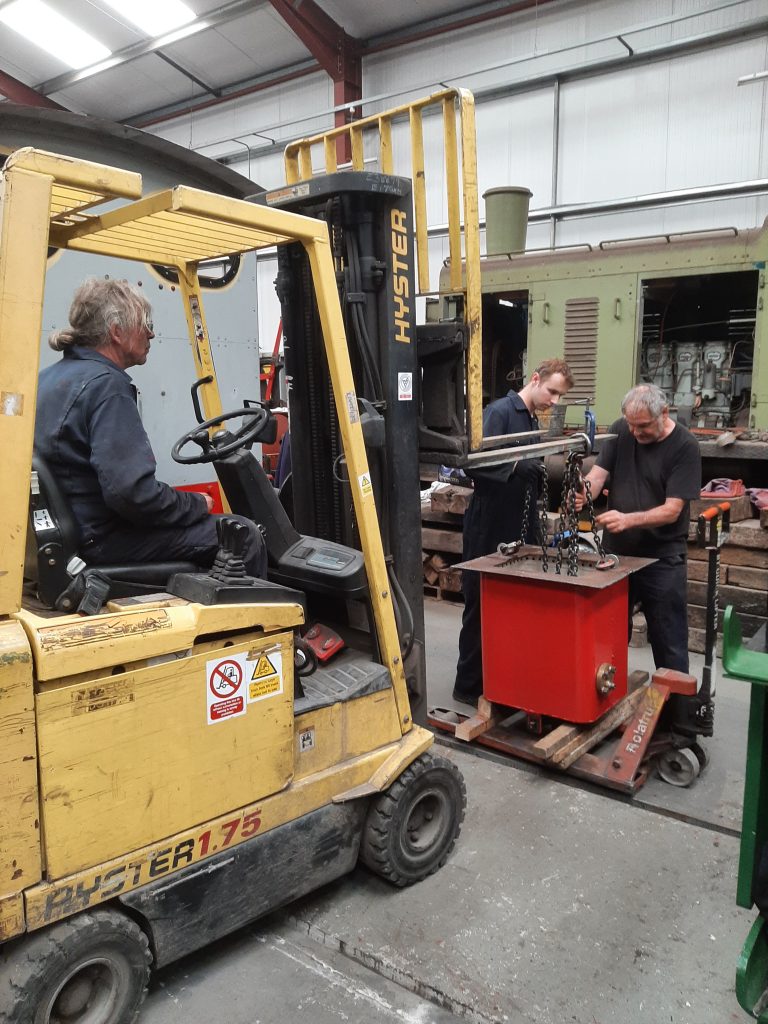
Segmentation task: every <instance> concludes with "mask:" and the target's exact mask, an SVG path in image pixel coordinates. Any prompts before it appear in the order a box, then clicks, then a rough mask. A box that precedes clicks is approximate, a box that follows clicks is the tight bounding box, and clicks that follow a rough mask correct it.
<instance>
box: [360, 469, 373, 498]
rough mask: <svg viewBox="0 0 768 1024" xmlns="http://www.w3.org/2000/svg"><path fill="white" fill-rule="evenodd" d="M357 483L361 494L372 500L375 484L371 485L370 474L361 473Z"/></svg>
mask: <svg viewBox="0 0 768 1024" xmlns="http://www.w3.org/2000/svg"><path fill="white" fill-rule="evenodd" d="M357 482H358V483H359V484H360V493H361V494H362V496H363V497H364V498H370V496H371V495H372V494H373V484H372V483H371V474H370V473H361V474H360V476H359V477H358V478H357Z"/></svg>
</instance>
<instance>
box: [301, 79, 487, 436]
mask: <svg viewBox="0 0 768 1024" xmlns="http://www.w3.org/2000/svg"><path fill="white" fill-rule="evenodd" d="M430 107H439V108H440V112H441V114H442V118H443V139H444V156H445V186H446V193H447V199H448V244H449V254H450V257H449V258H450V262H449V269H450V292H451V293H452V294H455V293H462V294H463V295H464V310H465V314H464V315H465V320H466V326H467V335H468V338H467V342H468V344H467V421H468V422H467V426H468V434H469V446H470V449H472V450H475V449H477V448H479V447H480V443H481V441H482V439H483V419H482V418H483V409H482V378H483V366H482V330H483V325H482V300H481V294H480V221H479V206H478V196H477V139H476V130H475V100H474V97H473V96H472V93H471V92H469V90H467V89H445V90H443V91H441V92H436V93H433V94H432V95H431V96H427V97H424V98H422V99H419V100H416V101H414V102H412V103H404V104H402V105H401V106H399V107H393V108H392V109H391V110H387V111H384V112H383V113H379V114H372V115H371V116H370V117H366V118H362V119H361V120H359V121H353V122H351V123H350V124H347V125H342V126H340V127H339V128H333V129H330V130H329V131H327V132H321V133H320V134H318V135H312V136H308V137H307V138H304V139H298V140H297V141H296V142H292V143H290V144H289V145H288V146H287V147H286V149H285V175H286V182H287V183H288V185H295V184H296V182H298V181H301V180H303V179H307V178H311V177H312V173H313V172H312V152H313V149H314V147H315V146H318V147H319V146H321V145H322V149H323V170H324V172H325V173H326V174H331V173H333V172H334V171H337V170H338V169H339V168H338V164H337V160H336V140H337V139H339V138H343V137H346V138H348V139H349V142H350V150H351V153H352V162H351V166H350V169H351V170H353V171H362V170H364V169H365V166H364V143H365V142H372V143H378V145H377V154H378V162H379V168H380V170H381V172H382V174H393V173H394V170H393V168H394V155H393V150H392V123H393V122H394V121H396V120H401V119H405V118H407V119H408V121H409V125H410V150H411V178H412V180H413V205H414V223H415V230H416V253H417V260H418V275H419V291H420V292H421V293H422V294H424V293H429V292H430V291H431V288H430V274H429V243H428V234H427V181H426V173H425V166H424V130H423V123H422V122H423V113H424V111H425V110H426V109H428V108H430ZM457 120H458V130H457ZM459 168H460V169H461V182H460V179H459ZM462 198H463V205H464V225H463V228H464V273H463V274H462V252H461V235H462V223H461V205H462Z"/></svg>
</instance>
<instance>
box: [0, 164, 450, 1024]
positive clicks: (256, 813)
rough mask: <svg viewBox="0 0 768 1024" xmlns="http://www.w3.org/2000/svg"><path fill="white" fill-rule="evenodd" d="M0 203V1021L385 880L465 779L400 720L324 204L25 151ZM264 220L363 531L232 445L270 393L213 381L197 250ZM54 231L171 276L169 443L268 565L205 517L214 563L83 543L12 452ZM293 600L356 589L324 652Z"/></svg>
mask: <svg viewBox="0 0 768 1024" xmlns="http://www.w3.org/2000/svg"><path fill="white" fill-rule="evenodd" d="M0 202H1V203H2V206H1V213H0V216H1V217H2V220H1V222H0V412H2V415H1V416H0V432H1V435H0V436H1V437H2V444H3V451H4V501H3V506H2V513H0V516H1V517H2V529H0V538H1V539H0V555H1V557H0V1022H1V1024H57V1022H63V1021H66V1022H67V1024H126V1022H129V1021H132V1020H133V1019H134V1018H135V1015H136V1012H137V1008H138V1006H139V1004H140V1002H141V1000H142V997H143V994H144V991H145V988H146V985H147V981H148V978H149V975H150V970H151V969H152V968H153V967H155V968H156V967H162V966H163V965H165V964H167V963H169V962H171V961H173V960H174V959H176V958H178V957H180V956H183V955H185V954H187V953H189V952H191V951H193V950H195V949H197V948H200V947H202V946H203V945H205V944H207V943H209V942H211V941H213V940H215V939H216V938H218V937H220V936H221V935H223V934H225V933H227V932H230V931H232V930H233V929H236V928H238V927H239V926H241V925H243V924H244V923H246V922H247V921H249V920H252V919H254V918H255V917H257V916H259V915H261V914H264V913H266V912H267V911H269V910H272V909H273V908H274V907H276V906H279V905H281V904H284V903H286V902H288V901H289V900H292V899H294V898H296V897H298V896H301V895H302V894H304V893H307V892H309V891H311V890H313V889H314V888H316V887H317V886H319V885H322V884H324V883H326V882H329V881H330V880H332V879H334V878H337V877H339V876H340V875H342V874H344V873H345V872H348V871H350V870H351V869H352V868H353V867H354V866H355V864H356V863H357V861H358V860H362V861H363V862H364V863H365V864H366V865H367V866H368V867H370V868H371V869H373V870H374V871H375V872H377V873H378V874H380V875H382V876H383V877H385V878H387V879H389V880H390V881H391V882H393V883H394V884H395V885H407V884H410V883H412V882H415V881H418V880H419V879H422V878H424V877H425V876H426V875H428V874H430V873H431V872H433V871H435V870H436V869H437V868H439V867H440V866H441V864H442V863H443V862H444V861H445V859H446V857H447V856H448V854H449V853H450V851H451V849H452V847H453V845H454V843H455V840H456V837H457V835H458V833H459V829H460V826H461V822H462V819H463V815H464V806H465V801H466V796H465V789H464V783H463V780H462V778H461V775H460V773H459V772H458V771H457V769H456V768H455V767H454V766H453V765H452V764H451V762H449V761H447V760H445V759H443V758H441V757H438V756H435V755H434V754H432V753H429V748H430V747H431V745H432V742H433V738H432V734H431V733H430V732H428V731H426V730H425V729H423V728H421V727H419V726H418V725H415V724H414V722H413V720H412V712H411V708H410V704H409V695H408V689H407V684H406V675H405V672H404V665H403V661H404V649H405V646H406V645H407V643H408V638H407V637H403V636H402V635H398V628H397V621H401V624H402V620H401V619H400V620H398V618H397V616H398V609H397V608H396V604H397V594H396V593H393V590H394V589H395V588H394V587H393V584H392V582H391V580H392V574H391V572H388V566H387V564H386V561H385V557H384V551H383V548H382V541H381V534H380V528H379V522H378V520H377V510H376V504H375V499H374V490H373V487H372V484H371V473H370V471H369V467H368V462H367V456H366V445H365V441H364V429H365V417H364V415H363V413H364V411H365V410H362V412H361V406H360V404H359V403H358V400H357V396H356V389H355V384H354V380H353V372H352V367H351V364H350V358H349V353H348V350H347V341H346V337H345V331H344V323H343V320H342V315H341V310H340V306H339V300H338V294H337V281H336V278H335V275H334V265H333V259H332V252H331V241H330V239H329V232H328V227H327V225H326V224H325V223H322V222H320V221H318V220H316V219H313V218H311V217H307V216H303V215H300V214H297V213H292V212H288V211H285V210H280V209H274V208H270V207H269V206H266V205H256V204H253V203H247V202H243V201H240V200H236V199H231V198H226V197H222V196H216V195H213V194H209V193H206V192H202V191H199V190H196V189H191V188H186V187H177V188H173V189H169V190H166V191H163V192H159V193H156V194H153V195H149V196H146V197H144V198H142V196H141V178H140V176H139V175H137V174H134V173H131V172H126V171H122V170H119V169H116V168H113V167H107V166H102V165H98V164H94V163H89V162H86V161H82V160H76V159H71V158H67V157H61V156H56V155H53V154H50V153H45V152H41V151H38V150H34V149H26V150H19V151H17V152H16V153H15V154H13V155H12V156H11V157H10V158H9V159H8V161H7V163H6V165H5V168H4V170H3V172H2V194H1V196H0ZM275 245H276V246H278V249H280V248H282V247H284V246H290V245H294V246H298V247H299V248H300V249H301V250H302V251H303V252H304V253H305V254H306V258H307V262H308V268H309V270H308V273H309V274H310V275H311V281H312V286H313V289H314V294H315V296H316V306H315V314H316V316H317V317H318V320H319V323H320V325H321V333H322V339H323V358H324V359H325V360H326V361H327V368H328V374H329V380H330V385H331V387H330V391H331V392H332V401H333V406H334V409H335V416H336V419H337V422H338V433H339V437H340V451H339V454H340V455H341V456H342V457H343V465H344V466H345V467H346V477H347V483H346V487H347V491H346V493H347V494H348V496H349V499H350V509H351V511H350V514H351V515H352V516H353V518H354V523H355V533H354V536H355V537H356V538H358V539H359V549H360V550H356V549H355V548H354V547H352V546H349V545H345V544H343V543H333V542H331V541H328V540H327V539H325V538H323V537H320V538H313V537H309V536H307V535H304V534H301V535H300V534H298V533H297V532H296V531H295V529H294V528H293V527H292V526H290V524H288V523H287V521H286V518H285V515H284V513H283V511H282V508H281V506H280V505H279V502H277V499H276V498H275V495H274V493H272V492H271V491H269V490H266V489H265V488H264V486H263V480H262V477H261V476H260V475H259V470H258V468H254V466H255V465H256V459H255V457H254V455H253V454H252V452H251V449H250V446H251V445H252V444H253V443H254V442H255V441H259V440H269V436H270V416H269V413H268V411H267V410H265V409H264V408H262V407H260V406H249V407H246V408H243V409H239V410H235V411H234V412H233V413H229V412H225V411H224V410H223V409H222V406H221V400H220V396H219V392H218V389H217V385H216V379H215V372H214V367H213V360H212V356H211V350H210V345H209V339H208V331H207V326H206V319H205V312H204V308H203V301H202V293H201V288H200V284H199V279H198V265H199V264H200V263H201V261H205V260H208V259H212V258H217V257H221V256H224V255H231V254H232V253H238V252H239V253H245V252H249V251H253V250H257V249H260V248H263V247H267V246H275ZM50 247H55V248H58V249H61V250H68V251H70V252H73V253H75V252H80V253H87V254H91V255H101V256H111V257H117V258H121V259H129V260H135V261H140V262H141V263H152V264H158V265H161V266H164V267H169V268H172V269H174V270H175V271H176V273H177V274H178V282H179V286H178V292H179V296H180V298H181V301H182V302H183V303H184V309H185V314H186V320H187V324H188V328H189V336H190V342H191V351H192V359H193V363H194V381H195V383H194V388H193V396H194V398H195V403H196V413H197V416H196V418H197V420H198V422H197V424H196V425H195V426H194V427H193V429H192V430H190V431H189V433H188V434H186V435H184V437H183V438H181V439H180V440H179V442H178V443H177V445H176V446H175V451H176V455H177V456H179V457H180V459H181V460H184V459H185V458H186V459H189V458H193V459H197V460H198V461H205V462H212V463H213V464H214V466H215V468H216V470H217V472H218V474H219V478H220V480H221V482H222V488H223V491H224V498H225V507H227V510H229V509H230V508H232V506H233V504H235V503H236V504H237V505H238V511H239V510H240V509H241V508H242V507H244V503H245V506H246V507H248V508H250V509H252V510H253V517H254V518H255V519H256V520H257V521H259V522H262V523H263V524H264V526H265V532H266V539H267V546H268V549H269V551H270V572H269V578H268V579H267V580H253V579H249V578H244V577H243V575H242V573H241V574H239V575H238V573H237V572H234V573H229V574H228V573H227V572H226V571H221V566H222V565H224V568H225V570H226V567H227V565H229V566H230V567H231V566H232V565H234V564H236V563H237V550H236V543H235V542H234V541H233V540H232V537H231V536H230V535H228V531H227V530H226V529H222V531H221V536H222V552H221V553H220V554H221V555H222V558H220V559H217V562H218V563H219V564H218V568H217V566H216V565H215V566H214V567H213V568H212V569H211V570H210V571H209V572H203V571H200V570H199V569H197V568H196V567H195V566H189V565H183V564H182V565H179V564H175V565H174V564H172V563H167V564H165V565H162V566H156V567H154V571H148V569H147V567H146V566H125V565H123V566H117V567H108V566H106V567H105V566H101V567H90V566H88V565H87V564H85V561H84V560H83V559H82V558H81V557H80V556H79V553H78V552H77V550H76V533H75V532H74V531H73V530H72V523H71V510H69V509H68V507H67V503H66V499H65V498H64V497H63V495H62V493H61V492H60V491H59V490H58V487H57V484H56V479H55V472H53V471H52V468H51V467H49V466H44V465H42V463H41V462H40V460H39V459H37V460H34V461H33V433H34V421H35V396H36V383H37V371H38V358H39V343H40V334H41V322H42V307H43V296H44V291H45V278H46V265H47V256H48V253H49V249H50ZM73 258H74V257H73ZM83 276H85V274H84V275H83ZM238 416H239V417H240V419H241V420H242V425H241V426H240V427H238V428H237V429H233V428H232V427H231V425H230V423H229V421H230V420H233V421H234V420H235V419H236V418H237V417H238ZM189 444H196V445H197V446H198V447H199V449H200V451H199V453H198V454H197V455H196V456H189V455H186V456H185V455H184V454H183V453H184V450H185V449H186V451H187V452H188V451H189V449H188V447H187V446H188V445H189ZM339 464H342V463H339ZM249 503H250V504H249ZM28 524H29V525H28ZM105 581H106V584H105ZM311 602H315V604H320V605H321V606H322V605H323V604H324V603H325V604H327V606H328V607H329V608H334V607H336V606H338V607H340V608H343V609H345V610H346V609H350V608H351V609H356V610H355V611H353V612H350V613H349V616H348V618H349V622H347V624H346V626H347V628H346V633H345V640H346V642H347V647H346V650H344V651H343V652H342V653H341V654H339V655H338V656H337V657H336V658H335V659H334V660H333V661H332V662H330V663H328V664H327V665H326V664H324V663H323V664H320V665H315V664H314V663H313V662H312V661H311V659H310V658H308V657H307V654H306V647H305V645H303V644H302V643H301V642H300V641H298V642H297V638H298V636H299V634H300V631H301V629H302V627H303V624H304V618H305V615H304V609H305V607H306V606H307V604H308V603H311ZM361 609H362V610H361ZM366 622H368V623H369V628H368V630H367V632H366V629H365V628H364V626H365V623H366ZM350 623H352V625H350ZM355 624H356V625H355ZM353 625H354V626H355V628H352V627H353ZM411 632H413V629H411ZM401 633H402V629H401ZM412 640H413V638H412V637H411V643H412ZM297 652H299V653H297ZM300 652H303V654H301V653H300ZM297 667H298V669H297ZM299 672H300V673H301V674H299Z"/></svg>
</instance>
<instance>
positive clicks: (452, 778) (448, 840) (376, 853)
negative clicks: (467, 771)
mask: <svg viewBox="0 0 768 1024" xmlns="http://www.w3.org/2000/svg"><path fill="white" fill-rule="evenodd" d="M466 806H467V790H466V787H465V785H464V779H463V778H462V775H461V772H460V771H459V769H458V768H457V767H456V765H455V764H453V763H452V762H451V761H449V760H448V759H447V758H445V757H440V756H438V755H435V754H422V755H421V757H418V758H416V760H415V761H414V762H413V764H411V765H409V766H408V767H407V768H406V769H405V771H404V772H403V773H402V775H400V776H399V777H398V778H397V779H396V780H395V782H393V783H392V785H391V786H390V787H389V789H388V790H386V792H384V793H382V794H381V795H380V796H379V797H377V798H376V799H375V800H374V801H373V803H372V804H371V806H370V808H369V810H368V817H367V819H366V822H365V828H364V830H363V839H362V842H361V844H360V859H361V860H362V862H363V864H365V865H366V867H368V868H370V870H371V871H373V872H375V873H376V874H377V875H381V877H382V878H386V879H387V880H388V881H390V882H392V883H393V884H394V885H399V886H404V885H412V884H413V883H414V882H419V881H421V879H422V878H426V877H427V875H431V874H432V873H433V872H435V871H437V869H438V868H439V867H441V866H442V865H443V864H444V863H445V861H446V860H447V858H448V854H449V853H450V852H451V850H452V849H453V846H454V843H455V842H456V838H457V836H458V834H459V831H460V829H461V823H462V821H463V820H464V811H465V809H466Z"/></svg>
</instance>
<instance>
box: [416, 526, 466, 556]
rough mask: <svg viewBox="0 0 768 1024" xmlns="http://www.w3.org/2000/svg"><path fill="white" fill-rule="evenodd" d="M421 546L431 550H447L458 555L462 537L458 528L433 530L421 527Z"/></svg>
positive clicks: (461, 545)
mask: <svg viewBox="0 0 768 1024" xmlns="http://www.w3.org/2000/svg"><path fill="white" fill-rule="evenodd" d="M421 546H422V547H424V548H428V549H431V550H432V551H448V552H450V553H451V554H453V555H460V554H461V552H462V547H463V537H462V535H461V531H459V530H434V529H431V528H429V527H422V530H421Z"/></svg>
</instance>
